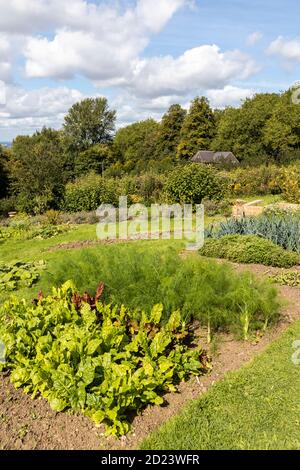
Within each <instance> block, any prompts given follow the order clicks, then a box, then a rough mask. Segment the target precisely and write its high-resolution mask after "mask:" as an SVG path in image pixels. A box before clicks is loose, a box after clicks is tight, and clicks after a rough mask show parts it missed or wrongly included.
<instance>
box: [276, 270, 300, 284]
mask: <svg viewBox="0 0 300 470" xmlns="http://www.w3.org/2000/svg"><path fill="white" fill-rule="evenodd" d="M272 279H273V281H274V282H276V283H278V284H281V285H282V286H290V287H300V273H299V272H298V271H288V272H283V273H279V274H276V275H274V276H272Z"/></svg>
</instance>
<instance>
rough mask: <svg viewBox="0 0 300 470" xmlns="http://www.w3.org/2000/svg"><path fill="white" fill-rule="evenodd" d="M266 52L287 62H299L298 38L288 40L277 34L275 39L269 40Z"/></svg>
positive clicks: (299, 40) (299, 45)
mask: <svg viewBox="0 0 300 470" xmlns="http://www.w3.org/2000/svg"><path fill="white" fill-rule="evenodd" d="M267 52H268V53H269V54H270V55H277V56H279V57H281V58H282V59H284V60H286V61H288V62H300V38H296V39H290V40H289V39H286V38H284V37H283V36H278V38H277V39H275V41H273V42H271V44H270V46H269V48H268V50H267Z"/></svg>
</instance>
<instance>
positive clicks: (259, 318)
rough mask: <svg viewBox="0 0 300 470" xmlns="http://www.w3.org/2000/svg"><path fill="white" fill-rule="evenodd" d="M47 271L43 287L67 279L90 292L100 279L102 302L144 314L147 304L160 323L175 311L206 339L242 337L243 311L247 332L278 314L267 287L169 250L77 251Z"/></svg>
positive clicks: (120, 248) (115, 248)
mask: <svg viewBox="0 0 300 470" xmlns="http://www.w3.org/2000/svg"><path fill="white" fill-rule="evenodd" d="M48 271H50V269H49V270H48ZM51 272H52V274H51V275H50V274H49V273H48V272H47V273H46V276H44V282H45V285H53V284H54V285H60V284H61V283H62V282H64V281H66V280H67V279H69V278H70V279H73V280H74V281H75V282H76V285H78V286H80V288H81V289H82V290H86V291H93V290H94V289H95V288H96V286H97V284H98V282H99V280H103V282H104V283H105V285H106V289H105V291H104V297H103V301H105V302H106V303H112V304H114V305H122V304H123V305H126V307H128V308H130V309H131V310H144V311H145V312H146V313H147V314H149V313H150V312H151V309H152V306H153V305H155V304H163V306H164V314H163V318H162V319H163V321H164V322H167V321H168V319H169V316H170V315H171V313H172V312H173V311H174V310H178V309H179V310H180V311H181V312H182V316H183V318H184V320H186V321H189V320H192V319H195V320H198V321H200V323H201V324H202V325H204V326H207V325H209V327H210V328H209V331H208V337H209V339H210V332H214V331H217V330H218V329H226V330H231V331H233V332H235V333H237V334H238V336H242V335H243V325H242V321H241V312H243V311H244V309H245V308H249V309H250V308H251V309H253V321H251V322H250V325H249V330H257V329H262V328H264V325H265V322H266V321H268V320H269V319H271V318H273V317H274V316H275V317H276V315H277V312H278V305H277V300H276V290H275V289H274V288H273V287H272V286H270V285H269V284H268V283H266V282H261V281H258V280H257V279H255V278H254V276H252V275H251V274H249V273H248V274H247V273H244V274H242V275H241V274H238V275H237V274H236V273H234V271H233V269H232V268H231V267H230V266H227V265H220V264H217V263H213V262H211V261H206V260H204V259H202V258H200V257H193V258H189V259H182V258H181V257H179V256H178V254H177V252H176V250H174V249H162V248H161V249H159V248H157V247H153V248H151V247H150V246H147V247H146V248H144V249H142V248H140V249H138V248H137V247H136V246H131V245H130V246H128V245H127V246H120V245H119V246H107V247H105V251H104V250H103V251H101V252H99V249H98V250H97V251H96V250H81V251H80V252H79V251H77V252H76V253H75V252H73V253H72V254H70V255H69V256H68V257H67V256H65V257H64V259H63V260H62V261H61V262H57V261H56V262H55V266H53V268H52V269H51Z"/></svg>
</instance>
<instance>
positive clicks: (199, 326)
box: [0, 213, 299, 447]
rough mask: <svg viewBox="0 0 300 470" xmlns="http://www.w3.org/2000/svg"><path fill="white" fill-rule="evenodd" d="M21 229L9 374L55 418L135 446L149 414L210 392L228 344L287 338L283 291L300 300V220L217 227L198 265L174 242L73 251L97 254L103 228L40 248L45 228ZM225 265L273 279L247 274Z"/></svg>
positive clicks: (0, 289)
mask: <svg viewBox="0 0 300 470" xmlns="http://www.w3.org/2000/svg"><path fill="white" fill-rule="evenodd" d="M212 220H213V219H212ZM57 222H58V221H57ZM15 225H16V226H17V228H16V227H14V228H12V227H8V228H6V227H4V228H3V229H2V233H5V232H6V231H7V232H10V236H3V237H2V244H1V246H0V251H1V254H2V259H3V261H2V263H1V266H0V296H1V306H0V319H1V323H0V338H1V341H2V342H3V344H4V345H5V363H3V364H2V365H0V367H1V369H2V374H4V377H6V376H7V377H9V380H10V381H11V382H12V383H13V385H14V386H15V387H16V388H17V389H20V390H22V391H23V392H25V393H26V394H27V395H29V396H30V397H32V398H33V399H34V401H36V399H37V398H39V397H41V398H43V399H45V400H46V401H47V403H48V404H49V406H50V408H51V409H52V410H53V412H55V413H58V414H60V413H64V412H67V413H69V414H70V413H71V415H70V416H72V415H74V416H76V415H77V414H78V413H79V414H81V415H83V416H85V417H86V418H87V419H88V420H89V422H90V423H91V426H96V429H98V428H99V426H100V428H101V429H102V425H105V428H104V427H103V432H104V431H105V434H106V436H107V435H113V436H115V437H116V438H120V437H121V436H129V437H128V439H129V440H130V439H132V438H131V437H130V436H132V433H133V432H134V431H135V426H136V424H135V423H136V420H139V419H141V420H142V419H143V415H144V413H145V409H150V410H151V409H152V408H153V407H154V408H153V409H154V410H155V409H156V407H161V406H162V405H164V408H166V409H167V408H168V406H169V405H168V403H169V398H168V397H169V396H172V395H174V396H176V394H178V392H180V391H181V390H182V385H181V384H182V382H185V381H186V382H187V383H186V387H187V388H186V390H188V389H189V387H191V386H192V385H191V384H193V383H198V382H199V383H200V384H201V383H202V380H206V379H205V377H209V376H210V374H211V373H213V371H214V366H215V361H216V359H217V357H218V353H217V351H218V348H219V346H218V344H219V342H220V341H224V338H226V341H230V342H233V344H235V348H236V349H237V350H240V351H243V349H244V348H245V345H247V344H249V345H251V344H259V343H260V341H262V338H269V337H271V336H272V334H273V333H272V332H273V330H274V331H277V329H278V328H279V330H280V331H281V329H282V328H283V326H279V327H278V325H282V322H283V324H284V320H283V319H282V318H283V317H282V315H281V312H282V310H283V308H284V305H285V304H284V303H283V302H282V301H281V296H280V295H279V288H278V287H276V286H279V285H282V286H286V288H288V289H298V288H299V271H298V265H299V244H298V242H299V240H298V239H297V230H298V228H299V218H298V215H297V214H294V215H289V214H284V213H267V214H266V215H264V216H260V217H258V218H249V219H241V220H231V219H227V220H223V221H221V222H213V225H211V224H210V223H207V233H206V236H207V240H206V243H205V245H204V247H203V248H202V249H201V250H200V252H199V253H195V254H192V255H187V254H185V253H184V251H183V248H184V246H183V244H182V243H181V242H179V241H172V240H171V241H156V242H146V241H145V242H143V241H137V242H134V243H131V244H128V243H124V244H115V245H114V244H112V245H95V246H93V245H91V247H89V248H81V249H76V246H75V247H74V248H73V249H70V250H66V249H64V248H63V246H64V244H68V243H73V245H72V246H74V245H76V240H78V242H79V241H80V240H85V239H86V238H89V239H90V241H91V242H92V240H93V237H96V233H95V232H96V230H95V226H89V225H84V224H83V225H81V226H75V225H74V226H73V225H69V226H68V227H67V228H63V229H62V230H60V229H59V227H60V226H59V225H53V224H50V225H48V222H47V224H46V226H48V227H50V229H49V231H48V233H49V236H45V237H39V238H38V239H37V238H36V233H37V231H38V232H39V233H41V232H43V233H44V231H43V228H44V226H41V225H40V224H37V227H36V228H35V229H34V230H32V231H31V230H28V229H27V228H25V229H24V224H23V223H22V222H21V221H18V223H16V222H15ZM19 226H21V227H23V228H22V229H21V230H20V229H19ZM92 234H94V235H92ZM94 239H95V238H94ZM56 246H58V249H56V250H54V249H53V248H55V247H56ZM60 246H61V247H62V248H59V247H60ZM11 250H14V251H15V253H16V254H17V255H18V259H17V260H16V261H14V262H11V261H10V258H11V256H10V253H11ZM41 251H42V253H41ZM29 258H30V260H29ZM41 258H43V261H40V259H41ZM211 258H218V260H212V259H211ZM220 258H224V259H227V260H229V261H233V262H234V263H238V266H239V265H240V263H256V264H259V265H262V266H266V267H271V269H272V272H271V273H270V275H269V276H268V275H263V276H259V277H258V276H256V275H255V274H253V273H251V269H250V268H249V269H248V270H247V269H242V271H238V272H236V269H237V268H236V266H235V265H233V266H232V265H230V263H226V262H221V261H220V260H219V259H220ZM286 268H288V270H286ZM265 269H267V268H265ZM268 277H269V278H270V279H268ZM93 292H95V293H96V294H95V295H92V293H93ZM11 294H13V295H12V296H11ZM37 294H38V295H37ZM249 347H250V346H249ZM195 381H196V382H195ZM198 393H199V392H198ZM171 402H172V400H171ZM149 407H150V408H149ZM164 408H162V410H163V409H164ZM153 413H155V411H153ZM0 416H1V404H0ZM54 416H55V415H54ZM140 416H141V418H140ZM100 428H99V429H100ZM100 441H102V442H104V444H103V445H104V446H106V445H108V444H105V443H106V442H109V441H107V438H106V437H100V436H99V445H100ZM113 442H114V443H115V444H113V445H115V446H116V447H118V441H117V440H116V441H113ZM147 442H148V441H146V443H145V444H144V445H145V446H147V445H148V444H147ZM149 442H151V446H152V445H156V444H152V443H153V442H154V443H155V442H156V441H155V438H153V439H152V440H151V441H149ZM174 442H175V441H174ZM136 445H138V444H136ZM157 445H160V444H157ZM168 445H169V444H168Z"/></svg>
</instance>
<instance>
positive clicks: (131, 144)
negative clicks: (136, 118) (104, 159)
mask: <svg viewBox="0 0 300 470" xmlns="http://www.w3.org/2000/svg"><path fill="white" fill-rule="evenodd" d="M159 130H160V126H159V124H158V122H156V121H154V119H147V120H146V121H140V122H137V123H135V124H131V125H129V126H126V127H123V128H121V129H119V130H118V131H117V133H116V136H115V139H114V146H113V148H114V158H115V160H117V161H118V162H120V163H121V164H122V168H123V171H125V172H128V173H130V172H134V173H140V172H142V171H144V170H147V168H148V167H149V165H151V162H153V161H154V162H155V161H156V156H155V155H156V145H157V139H158V135H159Z"/></svg>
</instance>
